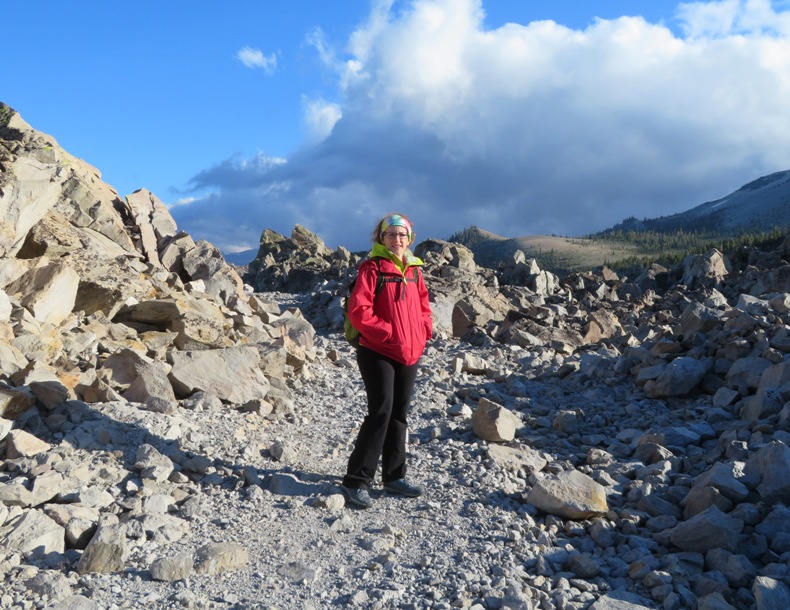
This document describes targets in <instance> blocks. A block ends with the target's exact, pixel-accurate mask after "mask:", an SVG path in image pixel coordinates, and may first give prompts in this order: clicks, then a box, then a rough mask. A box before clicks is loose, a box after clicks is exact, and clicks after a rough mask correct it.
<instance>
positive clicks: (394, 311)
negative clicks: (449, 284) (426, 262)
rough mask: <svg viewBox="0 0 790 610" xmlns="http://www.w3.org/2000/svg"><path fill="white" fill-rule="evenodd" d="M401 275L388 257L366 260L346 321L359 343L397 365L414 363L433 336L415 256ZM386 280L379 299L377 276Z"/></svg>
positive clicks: (424, 289) (352, 295)
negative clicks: (353, 329)
mask: <svg viewBox="0 0 790 610" xmlns="http://www.w3.org/2000/svg"><path fill="white" fill-rule="evenodd" d="M411 260H412V261H414V264H408V265H407V267H406V269H405V270H404V272H403V273H401V270H400V269H399V268H398V267H397V266H396V265H395V263H394V262H393V261H392V260H390V259H388V258H379V259H378V263H379V264H380V265H381V269H380V271H379V269H378V268H377V261H376V260H372V259H368V260H366V261H364V262H363V263H362V264H361V265H360V266H359V274H358V275H357V283H356V285H355V287H354V291H353V292H352V294H351V296H350V298H349V303H348V318H349V320H351V323H352V324H353V325H354V328H356V329H357V330H358V331H359V335H360V340H359V344H360V345H361V346H362V347H367V348H368V349H372V350H373V351H375V352H378V353H379V354H383V355H384V356H387V357H388V358H392V359H393V360H396V361H397V362H400V363H402V364H405V365H407V366H410V365H412V364H415V363H416V362H417V361H418V360H419V359H420V356H422V353H423V351H424V350H425V343H426V342H427V341H428V339H430V338H431V335H432V334H433V320H432V318H431V306H430V304H429V303H428V289H427V288H426V287H425V282H424V281H423V278H422V271H421V270H419V269H418V270H417V281H416V282H415V281H414V273H415V272H414V268H415V267H419V266H421V265H422V261H421V260H420V259H418V258H416V257H412V259H411ZM379 273H381V275H382V276H383V277H384V278H388V279H389V280H397V281H386V282H384V284H383V286H382V288H381V290H380V291H379V294H378V296H375V292H376V280H377V278H378V274H379Z"/></svg>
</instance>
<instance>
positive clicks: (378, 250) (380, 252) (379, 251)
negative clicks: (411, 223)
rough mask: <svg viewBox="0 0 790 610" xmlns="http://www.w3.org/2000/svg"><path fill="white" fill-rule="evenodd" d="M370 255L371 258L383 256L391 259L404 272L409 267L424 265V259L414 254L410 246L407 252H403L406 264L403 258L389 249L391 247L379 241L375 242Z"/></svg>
mask: <svg viewBox="0 0 790 610" xmlns="http://www.w3.org/2000/svg"><path fill="white" fill-rule="evenodd" d="M368 256H369V257H370V258H373V257H374V256H380V257H382V258H388V259H390V260H391V261H392V262H393V263H395V266H396V267H397V268H398V269H400V270H401V273H403V272H404V271H405V270H406V268H407V267H414V266H422V265H423V262H422V260H421V259H420V258H418V257H416V256H414V254H412V252H411V250H409V249H408V248H407V249H406V252H404V254H403V258H405V259H406V264H404V263H403V261H402V260H400V259H399V258H398V257H397V256H395V255H394V254H393V253H392V252H390V251H389V248H387V246H385V245H384V244H379V243H375V244H373V248H371V250H370V254H369V255H368Z"/></svg>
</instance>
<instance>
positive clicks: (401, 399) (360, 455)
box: [343, 347, 418, 488]
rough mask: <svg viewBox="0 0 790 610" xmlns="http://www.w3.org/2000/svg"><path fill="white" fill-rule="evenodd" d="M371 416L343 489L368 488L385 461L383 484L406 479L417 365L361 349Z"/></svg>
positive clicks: (359, 356)
mask: <svg viewBox="0 0 790 610" xmlns="http://www.w3.org/2000/svg"><path fill="white" fill-rule="evenodd" d="M357 364H358V365H359V372H360V373H361V374H362V381H363V382H364V383H365V393H366V394H367V398H368V414H367V417H365V419H364V421H363V422H362V427H361V428H360V429H359V434H358V435H357V440H356V443H355V444H354V450H353V451H352V452H351V456H350V457H349V459H348V470H347V471H346V476H345V477H344V478H343V485H345V486H346V487H354V488H359V487H363V488H367V487H368V486H370V484H371V483H372V482H373V478H374V477H375V475H376V468H377V467H378V462H379V458H381V480H382V481H383V482H385V483H386V482H387V481H394V480H396V479H402V478H403V477H404V476H405V475H406V414H407V412H408V410H409V402H410V401H411V393H412V390H414V382H415V381H416V379H417V366H418V365H417V364H413V365H411V366H406V365H405V364H401V363H399V362H396V361H395V360H392V359H390V358H387V357H386V356H382V355H381V354H379V353H377V352H374V351H373V350H370V349H367V348H365V347H360V348H359V349H357Z"/></svg>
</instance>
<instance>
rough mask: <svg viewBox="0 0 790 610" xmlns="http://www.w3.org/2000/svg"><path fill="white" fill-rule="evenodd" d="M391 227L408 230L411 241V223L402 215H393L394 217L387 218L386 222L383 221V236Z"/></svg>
mask: <svg viewBox="0 0 790 610" xmlns="http://www.w3.org/2000/svg"><path fill="white" fill-rule="evenodd" d="M389 227H403V228H404V229H406V231H407V233H408V234H409V239H411V236H412V232H411V225H410V224H409V221H408V220H406V219H405V218H404V217H403V216H401V215H400V214H393V215H392V216H387V217H386V218H385V219H384V220H382V221H381V234H382V235H383V234H384V231H386V230H387V229H388V228H389Z"/></svg>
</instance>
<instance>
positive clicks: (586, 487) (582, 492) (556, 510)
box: [527, 470, 609, 519]
mask: <svg viewBox="0 0 790 610" xmlns="http://www.w3.org/2000/svg"><path fill="white" fill-rule="evenodd" d="M527 502H529V503H530V504H532V505H533V506H534V507H535V508H537V509H539V510H542V511H543V512H546V513H549V514H550V515H557V516H558V517H565V518H567V519H587V518H588V517H593V516H596V515H602V514H605V513H606V512H607V511H608V510H609V505H608V504H607V502H606V488H605V487H604V486H603V485H601V484H600V483H596V482H595V481H594V480H593V479H591V478H590V477H588V476H587V475H586V474H584V473H582V472H579V471H578V470H565V471H563V472H560V473H558V474H555V475H546V476H543V477H540V478H539V479H538V481H537V483H536V484H535V485H534V487H533V488H532V489H531V490H530V492H529V494H528V495H527Z"/></svg>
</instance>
